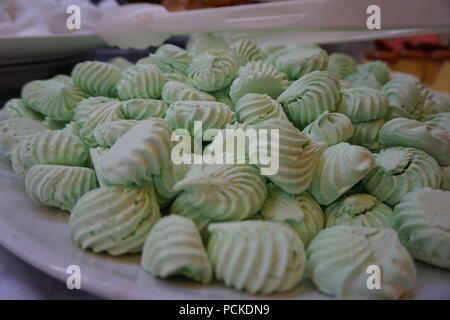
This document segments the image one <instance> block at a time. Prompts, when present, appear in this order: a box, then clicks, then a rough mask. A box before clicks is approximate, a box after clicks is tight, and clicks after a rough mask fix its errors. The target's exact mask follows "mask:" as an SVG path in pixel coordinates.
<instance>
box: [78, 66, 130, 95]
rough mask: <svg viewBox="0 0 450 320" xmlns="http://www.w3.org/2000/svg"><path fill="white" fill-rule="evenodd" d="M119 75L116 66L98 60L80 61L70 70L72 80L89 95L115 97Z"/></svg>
mask: <svg viewBox="0 0 450 320" xmlns="http://www.w3.org/2000/svg"><path fill="white" fill-rule="evenodd" d="M121 75H122V71H120V69H119V68H118V67H116V66H115V65H112V64H110V63H106V62H100V61H85V62H80V63H78V64H77V65H76V66H75V67H74V68H73V70H72V79H73V82H74V83H75V84H76V85H77V86H79V87H80V88H81V89H82V90H83V91H84V92H86V93H87V94H89V95H91V96H105V97H115V96H116V95H117V91H116V84H117V82H119V79H120V77H121Z"/></svg>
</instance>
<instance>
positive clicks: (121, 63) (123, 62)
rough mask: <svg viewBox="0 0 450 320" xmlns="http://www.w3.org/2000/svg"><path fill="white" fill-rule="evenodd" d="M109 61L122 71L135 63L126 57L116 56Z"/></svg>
mask: <svg viewBox="0 0 450 320" xmlns="http://www.w3.org/2000/svg"><path fill="white" fill-rule="evenodd" d="M108 63H110V64H112V65H113V66H116V67H117V68H118V69H119V70H120V71H123V70H125V69H126V68H128V67H131V66H132V65H133V63H132V62H131V61H129V60H128V59H126V58H123V57H115V58H112V59H110V60H109V61H108Z"/></svg>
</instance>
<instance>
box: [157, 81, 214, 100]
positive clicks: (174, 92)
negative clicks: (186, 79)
mask: <svg viewBox="0 0 450 320" xmlns="http://www.w3.org/2000/svg"><path fill="white" fill-rule="evenodd" d="M161 96H162V99H163V100H164V101H165V102H167V103H174V102H177V101H186V100H198V101H215V100H216V99H215V98H214V96H212V95H210V94H208V93H206V92H203V91H200V90H197V89H195V88H194V87H191V86H190V85H188V84H186V83H183V82H179V81H167V82H166V84H165V85H164V88H163V91H162V94H161Z"/></svg>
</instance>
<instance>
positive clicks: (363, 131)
mask: <svg viewBox="0 0 450 320" xmlns="http://www.w3.org/2000/svg"><path fill="white" fill-rule="evenodd" d="M383 126H384V120H383V119H378V120H374V121H364V122H357V123H354V124H353V128H354V129H355V131H354V133H353V136H352V137H351V138H350V140H349V142H350V143H351V144H355V145H358V146H362V147H365V148H367V149H369V150H370V151H372V152H378V151H380V150H381V149H383V148H384V146H383V144H381V143H380V141H379V133H380V130H381V128H383Z"/></svg>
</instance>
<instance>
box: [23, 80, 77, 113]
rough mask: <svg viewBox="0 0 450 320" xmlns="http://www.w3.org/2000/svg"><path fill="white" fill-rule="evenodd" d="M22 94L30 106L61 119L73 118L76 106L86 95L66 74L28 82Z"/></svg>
mask: <svg viewBox="0 0 450 320" xmlns="http://www.w3.org/2000/svg"><path fill="white" fill-rule="evenodd" d="M21 95H22V99H23V101H24V102H25V104H26V105H27V106H28V107H29V108H31V109H33V110H34V111H37V112H39V113H41V114H44V115H46V116H48V117H50V118H52V119H54V120H59V121H69V120H72V118H73V114H74V109H75V107H76V106H77V104H78V103H79V102H80V101H81V100H82V99H84V98H85V97H86V94H85V93H84V92H83V91H82V90H81V89H80V88H79V87H77V86H76V85H75V84H74V83H73V81H72V79H71V78H70V77H68V76H65V75H58V76H55V77H53V78H51V79H48V80H34V81H31V82H28V83H27V84H26V85H25V86H24V87H23V88H22V94H21Z"/></svg>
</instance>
